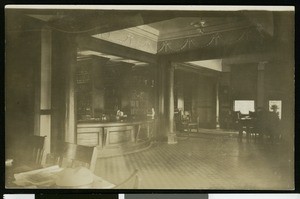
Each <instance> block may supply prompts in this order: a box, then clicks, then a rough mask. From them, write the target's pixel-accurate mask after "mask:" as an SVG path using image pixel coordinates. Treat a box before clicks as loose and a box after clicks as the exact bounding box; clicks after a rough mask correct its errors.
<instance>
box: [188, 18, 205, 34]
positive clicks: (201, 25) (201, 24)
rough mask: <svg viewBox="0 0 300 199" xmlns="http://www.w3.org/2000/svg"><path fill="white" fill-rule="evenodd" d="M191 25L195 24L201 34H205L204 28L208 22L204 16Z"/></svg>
mask: <svg viewBox="0 0 300 199" xmlns="http://www.w3.org/2000/svg"><path fill="white" fill-rule="evenodd" d="M190 25H191V26H194V27H195V28H196V30H197V31H198V32H199V33H200V34H204V33H205V32H204V31H203V28H204V27H206V26H207V23H206V21H205V20H204V19H203V18H200V20H199V21H193V22H191V23H190Z"/></svg>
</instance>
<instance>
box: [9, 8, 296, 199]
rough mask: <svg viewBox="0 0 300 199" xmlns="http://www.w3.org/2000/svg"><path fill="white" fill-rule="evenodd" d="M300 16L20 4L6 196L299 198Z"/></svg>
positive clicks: (13, 41) (12, 31) (12, 24)
mask: <svg viewBox="0 0 300 199" xmlns="http://www.w3.org/2000/svg"><path fill="white" fill-rule="evenodd" d="M294 15H295V12H294V7H292V6H251V7H250V6H109V5H106V6H104V5H102V6H100V5H99V6H96V5H94V6H88V5H86V6H84V5H81V6H75V5H67V6H66V5H65V6H59V5H51V6H50V5H49V6H45V5H44V6H42V5H18V6H17V5H7V6H6V7H5V186H6V188H7V189H10V188H24V189H27V188H28V189H61V188H63V189H74V188H75V189H78V188H81V189H119V190H121V189H122V190H123V189H131V190H132V189H144V190H165V189H166V190H173V189H174V190H175V189H176V190H178V189H180V190H203V189H205V190H207V189H209V190H210V189H214V190H216V189H217V190H293V189H294V188H295V185H294V170H295V168H294V135H295V133H294V118H295V116H294V110H295V109H294V104H295V93H294V87H295V86H294V68H295V55H294V50H295V47H294V41H295V28H294V27H295V21H294ZM133 197H134V196H133Z"/></svg>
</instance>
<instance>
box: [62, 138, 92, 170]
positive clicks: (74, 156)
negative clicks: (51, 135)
mask: <svg viewBox="0 0 300 199" xmlns="http://www.w3.org/2000/svg"><path fill="white" fill-rule="evenodd" d="M56 151H57V152H56V154H57V156H58V163H59V165H60V166H61V167H76V166H84V167H87V168H88V169H90V170H91V171H92V172H94V170H95V166H96V161H97V148H96V147H91V146H83V145H77V144H73V143H68V142H63V143H61V144H59V145H58V147H57V150H56Z"/></svg>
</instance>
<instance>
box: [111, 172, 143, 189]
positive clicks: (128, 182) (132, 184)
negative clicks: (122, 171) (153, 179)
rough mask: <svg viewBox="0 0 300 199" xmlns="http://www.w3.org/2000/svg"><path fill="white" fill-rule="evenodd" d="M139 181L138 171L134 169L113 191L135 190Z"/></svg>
mask: <svg viewBox="0 0 300 199" xmlns="http://www.w3.org/2000/svg"><path fill="white" fill-rule="evenodd" d="M139 181H140V180H139V176H138V170H137V169H136V170H134V172H133V173H132V174H131V175H130V176H129V177H128V178H127V179H125V180H124V181H123V182H121V183H120V184H118V185H116V186H115V187H114V189H137V188H138V187H139Z"/></svg>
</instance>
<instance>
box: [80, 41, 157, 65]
mask: <svg viewBox="0 0 300 199" xmlns="http://www.w3.org/2000/svg"><path fill="white" fill-rule="evenodd" d="M77 43H78V47H79V48H80V49H84V50H85V49H87V50H93V51H97V52H101V53H105V54H110V55H116V56H120V57H123V58H128V59H133V60H138V61H141V62H146V63H152V64H155V63H157V56H156V55H153V54H150V53H146V52H143V51H139V50H136V49H133V48H128V47H125V46H121V45H118V44H114V43H111V42H108V41H104V40H101V39H96V38H93V37H89V36H78V37H77Z"/></svg>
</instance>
